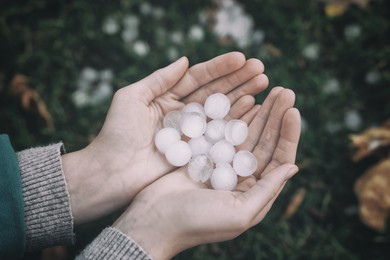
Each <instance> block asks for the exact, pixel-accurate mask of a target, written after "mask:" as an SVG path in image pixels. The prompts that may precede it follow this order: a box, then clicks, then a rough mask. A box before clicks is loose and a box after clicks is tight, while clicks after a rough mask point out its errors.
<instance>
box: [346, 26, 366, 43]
mask: <svg viewBox="0 0 390 260" xmlns="http://www.w3.org/2000/svg"><path fill="white" fill-rule="evenodd" d="M361 34H362V29H361V27H360V26H359V25H357V24H351V25H348V26H347V27H345V29H344V35H345V38H346V39H347V40H354V39H356V38H357V37H359V36H360V35H361Z"/></svg>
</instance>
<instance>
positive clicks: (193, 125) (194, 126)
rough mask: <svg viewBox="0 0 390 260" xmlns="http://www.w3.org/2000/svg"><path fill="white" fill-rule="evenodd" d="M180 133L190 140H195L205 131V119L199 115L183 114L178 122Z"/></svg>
mask: <svg viewBox="0 0 390 260" xmlns="http://www.w3.org/2000/svg"><path fill="white" fill-rule="evenodd" d="M180 126H181V131H182V132H183V134H185V135H186V136H188V137H190V138H196V137H199V136H201V135H203V133H204V132H205V131H206V119H205V118H203V117H202V115H200V114H199V113H196V112H190V113H186V114H183V116H182V118H181V122H180Z"/></svg>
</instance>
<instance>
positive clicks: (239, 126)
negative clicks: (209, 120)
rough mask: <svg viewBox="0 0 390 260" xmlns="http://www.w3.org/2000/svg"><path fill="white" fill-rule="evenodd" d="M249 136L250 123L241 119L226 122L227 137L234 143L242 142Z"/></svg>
mask: <svg viewBox="0 0 390 260" xmlns="http://www.w3.org/2000/svg"><path fill="white" fill-rule="evenodd" d="M247 137H248V125H247V123H245V122H244V121H242V120H240V119H233V120H230V121H229V122H228V123H227V124H226V128H225V139H226V140H227V141H228V142H230V143H232V144H233V145H240V144H242V143H243V142H244V141H245V139H246V138H247Z"/></svg>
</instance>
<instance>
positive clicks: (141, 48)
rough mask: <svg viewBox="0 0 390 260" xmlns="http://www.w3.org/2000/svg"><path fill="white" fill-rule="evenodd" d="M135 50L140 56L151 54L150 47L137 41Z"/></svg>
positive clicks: (134, 46)
mask: <svg viewBox="0 0 390 260" xmlns="http://www.w3.org/2000/svg"><path fill="white" fill-rule="evenodd" d="M133 50H134V52H135V53H136V54H137V55H138V56H145V55H147V54H148V53H149V45H148V44H147V43H146V42H143V41H136V42H135V43H134V45H133Z"/></svg>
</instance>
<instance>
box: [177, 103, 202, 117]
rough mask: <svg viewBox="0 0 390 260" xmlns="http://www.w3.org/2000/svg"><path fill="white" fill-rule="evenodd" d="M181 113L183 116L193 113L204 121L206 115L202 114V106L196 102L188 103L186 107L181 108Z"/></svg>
mask: <svg viewBox="0 0 390 260" xmlns="http://www.w3.org/2000/svg"><path fill="white" fill-rule="evenodd" d="M181 112H182V113H183V114H186V113H192V112H195V113H198V114H200V115H202V117H203V118H205V119H206V113H205V112H204V108H203V106H202V105H201V104H199V103H196V102H191V103H188V104H187V105H185V106H184V107H183V109H182V110H181Z"/></svg>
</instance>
